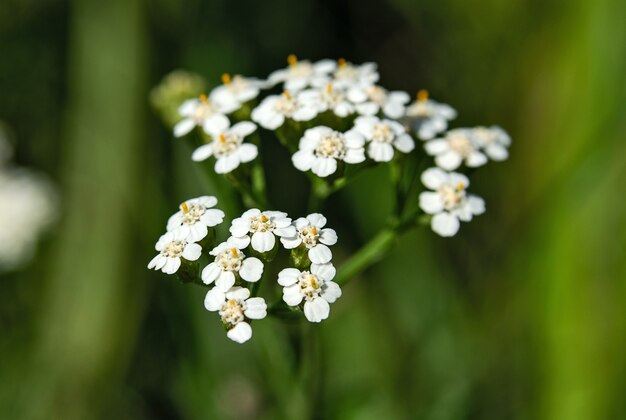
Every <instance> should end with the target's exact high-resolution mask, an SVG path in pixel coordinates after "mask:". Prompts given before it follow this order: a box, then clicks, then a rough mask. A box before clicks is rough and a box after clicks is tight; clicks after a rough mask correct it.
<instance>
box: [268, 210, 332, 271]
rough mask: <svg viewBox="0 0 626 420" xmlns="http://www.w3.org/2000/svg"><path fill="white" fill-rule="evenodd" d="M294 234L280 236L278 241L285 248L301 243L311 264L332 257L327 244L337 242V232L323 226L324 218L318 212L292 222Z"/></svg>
mask: <svg viewBox="0 0 626 420" xmlns="http://www.w3.org/2000/svg"><path fill="white" fill-rule="evenodd" d="M294 226H295V228H296V231H297V232H296V234H295V235H294V236H292V237H282V238H280V241H281V242H282V244H283V246H284V247H285V248H286V249H293V248H296V247H298V246H300V245H303V246H304V247H306V248H307V249H308V256H309V260H311V262H312V263H313V264H325V263H328V262H330V260H331V259H332V257H333V254H332V252H331V251H330V248H328V246H330V245H334V244H336V243H337V233H335V231H334V230H333V229H330V228H324V226H326V218H325V217H324V216H323V215H321V214H319V213H313V214H309V215H308V216H307V217H306V218H305V217H301V218H299V219H297V220H296V221H295V222H294Z"/></svg>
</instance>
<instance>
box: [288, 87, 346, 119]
mask: <svg viewBox="0 0 626 420" xmlns="http://www.w3.org/2000/svg"><path fill="white" fill-rule="evenodd" d="M298 99H299V100H300V101H301V102H302V103H303V104H305V105H307V106H310V107H312V108H315V109H316V110H317V112H318V113H322V112H326V111H333V112H334V113H335V115H337V116H338V117H347V116H348V115H350V114H352V113H354V105H353V104H352V103H351V102H350V101H348V98H347V96H346V94H345V93H344V92H343V91H342V90H340V89H335V88H334V87H333V84H332V83H328V84H327V85H326V86H325V87H323V88H316V89H307V90H304V91H302V92H300V94H299V95H298Z"/></svg>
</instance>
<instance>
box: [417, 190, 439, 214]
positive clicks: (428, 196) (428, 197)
mask: <svg viewBox="0 0 626 420" xmlns="http://www.w3.org/2000/svg"><path fill="white" fill-rule="evenodd" d="M443 207H444V205H443V199H442V198H441V194H439V193H437V192H432V191H424V192H422V193H421V194H420V208H421V209H422V210H424V211H425V212H426V213H428V214H436V213H439V212H441V211H442V210H443Z"/></svg>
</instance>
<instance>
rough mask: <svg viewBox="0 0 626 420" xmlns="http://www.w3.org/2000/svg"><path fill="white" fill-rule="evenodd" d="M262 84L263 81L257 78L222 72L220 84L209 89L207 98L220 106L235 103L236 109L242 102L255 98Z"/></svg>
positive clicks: (228, 105) (263, 84)
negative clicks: (209, 92)
mask: <svg viewBox="0 0 626 420" xmlns="http://www.w3.org/2000/svg"><path fill="white" fill-rule="evenodd" d="M264 86H265V82H264V81H262V80H259V79H253V78H249V77H243V76H240V75H238V74H236V75H234V76H231V75H230V74H228V73H224V74H223V75H222V84H221V85H219V86H218V87H216V88H215V89H213V90H212V91H211V94H210V95H209V98H211V101H213V102H214V103H216V104H219V105H221V106H225V107H231V106H234V105H236V106H237V109H238V108H240V107H241V105H243V104H244V103H246V102H248V101H251V100H252V99H254V98H256V97H257V96H258V95H259V92H260V91H261V88H263V87H264Z"/></svg>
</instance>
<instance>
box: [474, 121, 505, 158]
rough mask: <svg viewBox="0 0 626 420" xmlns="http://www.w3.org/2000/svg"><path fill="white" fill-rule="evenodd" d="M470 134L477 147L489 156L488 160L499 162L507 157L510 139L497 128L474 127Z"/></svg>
mask: <svg viewBox="0 0 626 420" xmlns="http://www.w3.org/2000/svg"><path fill="white" fill-rule="evenodd" d="M472 133H473V135H474V138H475V139H476V142H477V143H478V145H479V146H480V147H481V148H482V149H483V151H484V152H485V153H486V154H487V156H489V159H492V160H496V161H501V160H506V159H507V158H508V157H509V150H508V148H509V146H510V145H511V137H509V135H508V133H507V132H506V131H504V130H503V129H502V128H500V127H498V126H495V125H494V126H491V127H476V128H474V129H472Z"/></svg>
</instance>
